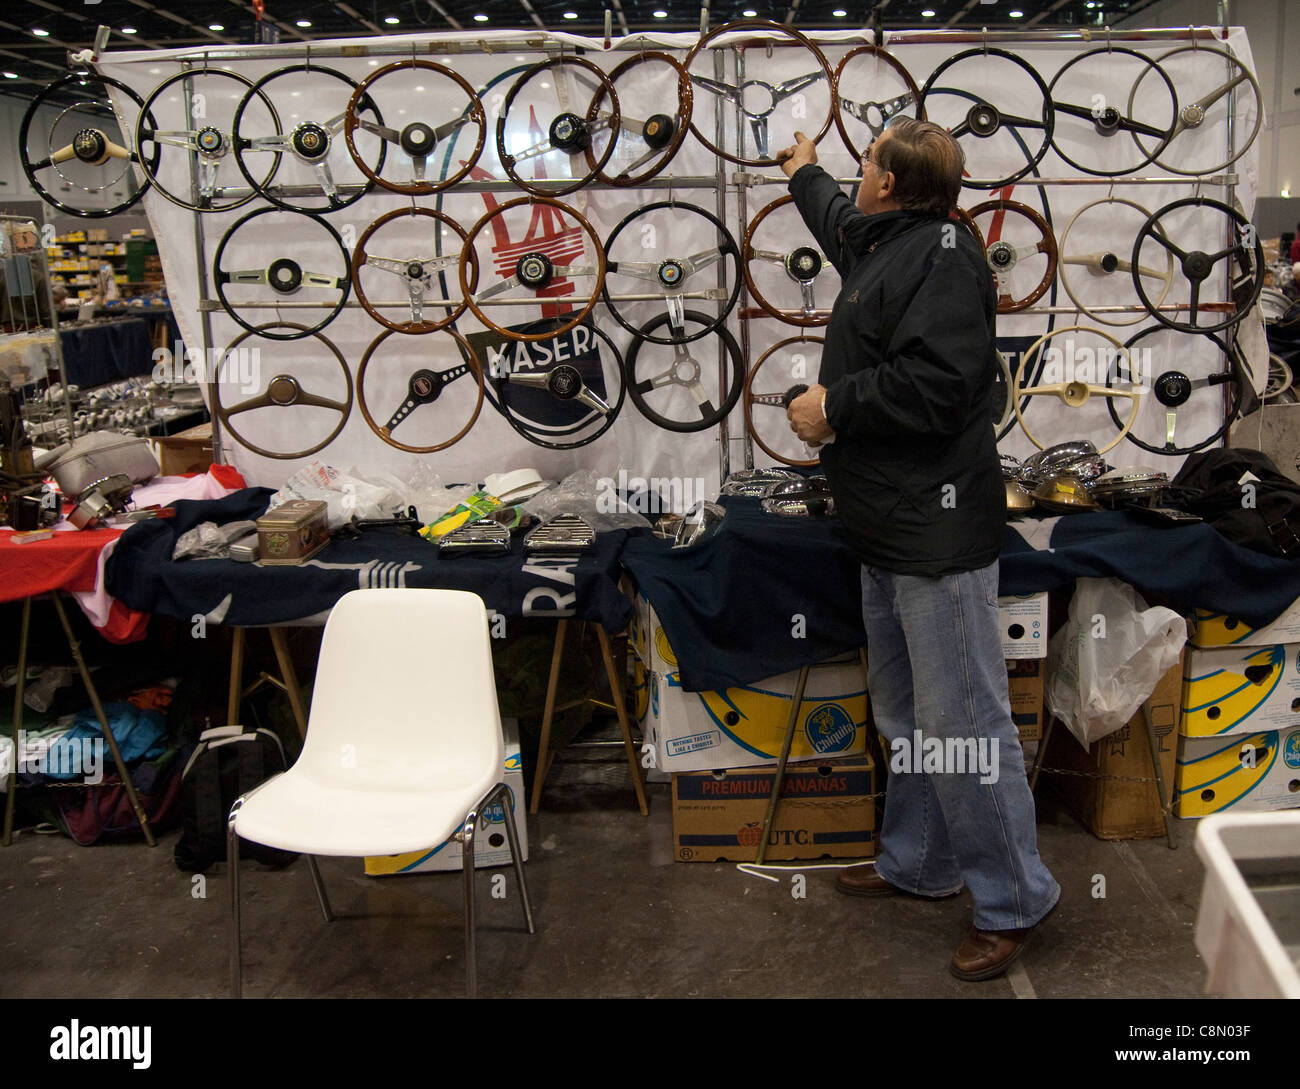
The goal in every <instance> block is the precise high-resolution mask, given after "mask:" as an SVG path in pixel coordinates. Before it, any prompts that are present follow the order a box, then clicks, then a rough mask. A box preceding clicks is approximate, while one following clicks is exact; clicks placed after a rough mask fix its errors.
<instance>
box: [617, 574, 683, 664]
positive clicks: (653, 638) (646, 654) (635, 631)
mask: <svg viewBox="0 0 1300 1089" xmlns="http://www.w3.org/2000/svg"><path fill="white" fill-rule="evenodd" d="M632 605H633V608H632V622H631V624H630V625H629V627H628V637H629V643H630V645H631V647H632V652H633V653H634V654H635V655H636V656H637V657H638V658H640V659H641V661H642V662H643V663H645V665H646V667H647V668H648V669H654V670H658V671H659V672H660V673H667V672H669V671H670V670H674V669H676V668H677V655H676V654H674V653H673V648H672V647H671V646H669V645H668V636H667V635H665V634H664V629H663V625H662V624H660V623H659V614H658V613H656V612H655V607H654V606H653V605H651V604H650V599H649V598H648V597H646V596H645V594H643V593H641V592H640V591H639V590H638V591H637V594H636V597H635V599H634V600H633V602H632Z"/></svg>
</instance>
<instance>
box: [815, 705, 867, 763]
mask: <svg viewBox="0 0 1300 1089" xmlns="http://www.w3.org/2000/svg"><path fill="white" fill-rule="evenodd" d="M803 729H804V733H805V734H807V735H808V744H810V745H811V746H812V747H813V750H814V751H816V752H842V751H843V750H844V749H847V748H848V747H849V746H850V745H851V744H852V743H853V737H854V735H855V734H856V733H857V727H855V726H854V724H853V719H852V718H850V717H849V714H848V712H847V711H845V710H844V708H843V707H841V706H840V705H839V704H838V703H823V704H822V705H821V706H820V707H816V708H814V709H813V711H812V713H811V714H809V715H808V717H807V718H806V719H804V723H803Z"/></svg>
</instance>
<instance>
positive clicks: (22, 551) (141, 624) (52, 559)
mask: <svg viewBox="0 0 1300 1089" xmlns="http://www.w3.org/2000/svg"><path fill="white" fill-rule="evenodd" d="M208 475H209V476H210V477H211V478H212V480H213V481H215V483H216V484H217V485H219V489H225V490H233V489H236V488H243V487H244V486H245V484H244V478H243V477H242V476H241V475H240V473H239V471H238V470H237V469H235V468H233V467H232V466H228V465H214V466H212V467H211V468H210V469H209V470H208ZM164 481H173V486H174V484H175V481H176V478H171V477H168V478H163V479H160V481H159V483H160V484H161V483H163V482H164ZM148 488H149V485H144V486H142V488H141V490H140V492H138V493H137V498H141V499H142V500H143V501H144V502H146V503H147V502H148V501H149V500H148ZM172 494H174V492H173V493H172ZM217 494H220V490H218V493H217ZM159 500H161V501H163V502H164V503H165V502H166V498H165V496H159V497H158V499H155V500H154V501H155V502H157V501H159ZM125 532H126V530H125V529H124V528H114V529H90V530H80V531H77V530H60V531H58V532H56V533H55V534H54V536H53V537H51V538H49V539H48V540H44V541H33V542H32V543H31V544H14V541H13V536H14V531H13V530H10V529H3V530H0V603H3V602H6V601H21V600H22V599H23V598H25V597H32V596H34V595H36V594H45V593H49V592H50V591H51V590H66V591H68V592H69V593H73V594H87V595H93V594H95V593H96V591H101V593H99V595H98V597H99V601H98V603H97V604H98V606H99V607H98V609H94V610H92V609H91V608H89V607H88V606H89V605H90V602H89V601H88V600H86V599H84V598H78V599H77V603H78V604H79V605H80V606H81V607H82V609H83V611H86V612H87V614H88V615H89V616H90V619H91V623H93V624H94V625H95V627H96V630H98V631H99V633H100V634H101V635H102V636H103V637H104V638H105V639H107V640H109V642H112V643H133V642H135V641H136V640H139V639H143V638H144V635H145V631H146V629H147V628H148V626H149V614H148V613H142V612H138V611H137V610H135V609H130V608H128V607H127V606H125V605H123V604H122V603H121V602H120V601H117V600H115V599H112V598H108V599H105V595H103V594H102V587H103V578H104V574H103V563H102V562H101V556H100V553H102V552H103V550H104V548H105V546H107V545H108V544H110V543H111V542H113V541H116V540H117V539H118V537H120V536H121V535H122V534H123V533H125ZM105 600H107V606H108V608H107V612H106V613H105V609H104V604H105Z"/></svg>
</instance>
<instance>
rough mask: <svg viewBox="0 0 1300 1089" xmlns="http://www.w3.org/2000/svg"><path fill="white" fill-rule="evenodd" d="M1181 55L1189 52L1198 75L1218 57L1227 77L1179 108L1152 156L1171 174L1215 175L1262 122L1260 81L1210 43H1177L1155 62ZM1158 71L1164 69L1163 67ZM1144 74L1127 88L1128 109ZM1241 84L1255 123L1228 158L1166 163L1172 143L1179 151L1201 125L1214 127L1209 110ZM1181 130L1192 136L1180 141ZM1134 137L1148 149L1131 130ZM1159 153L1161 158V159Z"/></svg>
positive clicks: (1240, 151) (1242, 149)
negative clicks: (1195, 164)
mask: <svg viewBox="0 0 1300 1089" xmlns="http://www.w3.org/2000/svg"><path fill="white" fill-rule="evenodd" d="M1182 54H1192V56H1191V57H1190V60H1191V61H1193V62H1195V63H1193V64H1190V65H1189V67H1190V68H1192V69H1193V70H1194V73H1195V74H1196V75H1199V74H1200V73H1202V72H1212V71H1213V70H1214V69H1213V65H1214V64H1215V61H1216V60H1217V61H1218V62H1221V63H1223V64H1225V65H1226V66H1227V69H1228V78H1227V79H1226V80H1224V81H1223V82H1222V83H1220V84H1219V85H1218V86H1217V87H1215V88H1213V89H1212V90H1210V91H1207V92H1206V93H1205V94H1203V95H1201V96H1200V97H1199V98H1197V99H1196V100H1195V101H1193V102H1189V103H1187V104H1186V105H1185V106H1183V107H1182V108H1181V109H1179V111H1178V119H1177V121H1176V122H1175V124H1174V129H1173V132H1172V133H1171V134H1170V136H1169V139H1168V140H1166V141H1165V143H1164V144H1163V145H1162V146H1161V147H1159V148H1156V149H1155V152H1154V154H1153V155H1152V158H1153V159H1155V161H1156V165H1157V166H1158V167H1160V168H1161V169H1162V170H1168V171H1169V172H1170V173H1171V174H1182V175H1195V174H1217V173H1218V172H1219V171H1220V170H1223V169H1225V168H1226V167H1229V166H1231V165H1232V164H1233V163H1235V162H1236V161H1237V160H1238V159H1240V158H1241V157H1242V156H1243V155H1244V154H1245V153H1246V149H1247V148H1249V147H1250V145H1251V144H1253V143H1254V142H1255V137H1256V136H1257V135H1258V134H1259V127H1260V125H1261V124H1262V123H1263V121H1264V111H1263V109H1262V108H1261V104H1262V103H1263V101H1264V96H1263V95H1262V94H1261V93H1260V89H1259V81H1258V80H1256V79H1255V77H1254V75H1253V74H1252V73H1251V71H1250V69H1249V68H1247V67H1246V66H1245V65H1244V64H1242V63H1241V61H1239V60H1238V59H1237V58H1236V57H1234V56H1233V55H1232V54H1231V53H1229V52H1228V51H1227V50H1226V49H1217V48H1214V47H1212V46H1208V45H1199V44H1196V43H1193V44H1192V45H1183V46H1179V47H1178V48H1177V49H1171V50H1169V52H1168V53H1162V54H1161V55H1160V56H1159V57H1157V58H1156V61H1157V63H1158V64H1164V63H1165V62H1166V61H1168V60H1169V58H1170V57H1176V56H1180V55H1182ZM1201 62H1205V63H1201ZM1161 70H1162V71H1163V69H1161ZM1146 74H1147V73H1146V72H1143V73H1142V75H1141V76H1139V77H1138V79H1137V80H1136V81H1135V82H1134V84H1133V89H1132V90H1131V91H1129V96H1128V98H1129V111H1130V112H1131V111H1132V109H1133V102H1134V100H1135V99H1136V97H1137V93H1138V85H1139V84H1140V83H1141V82H1142V80H1143V79H1144V78H1145V77H1146ZM1216 78H1217V77H1216ZM1240 87H1247V88H1249V89H1250V93H1251V94H1252V95H1253V96H1254V99H1255V123H1254V124H1253V125H1252V126H1251V129H1250V132H1249V134H1248V135H1247V136H1246V139H1245V140H1244V141H1242V144H1241V147H1239V148H1237V150H1236V151H1232V152H1231V153H1230V154H1229V156H1228V158H1226V159H1224V160H1223V161H1222V162H1216V163H1214V165H1212V166H1200V167H1196V168H1194V169H1188V168H1186V167H1178V166H1170V165H1169V162H1168V160H1169V157H1170V156H1169V155H1168V154H1167V152H1169V151H1170V150H1172V149H1174V147H1175V145H1177V148H1178V150H1182V147H1183V145H1184V144H1187V143H1189V142H1190V141H1191V139H1192V138H1193V137H1194V136H1195V134H1196V133H1199V132H1200V131H1201V129H1202V128H1205V129H1206V131H1207V132H1208V131H1209V129H1210V128H1211V127H1213V122H1212V121H1211V122H1210V123H1209V124H1208V125H1207V121H1209V117H1210V110H1211V109H1212V108H1213V107H1214V106H1215V105H1216V104H1217V103H1218V102H1220V101H1221V100H1223V99H1225V98H1226V97H1227V96H1228V95H1229V94H1230V93H1235V91H1236V90H1237V88H1240ZM1230 101H1231V103H1232V110H1233V117H1234V118H1236V117H1237V116H1239V114H1238V112H1237V109H1236V101H1235V99H1233V100H1230ZM1226 105H1228V103H1226V102H1225V106H1226ZM1246 116H1249V114H1246ZM1243 127H1244V126H1243ZM1233 129H1235V126H1230V131H1231V130H1233ZM1184 133H1191V134H1193V135H1192V136H1190V137H1186V138H1184V139H1183V140H1181V141H1180V140H1179V137H1181V136H1183V134H1184ZM1233 137H1234V140H1235V137H1236V132H1235V131H1233ZM1133 138H1134V139H1135V140H1137V142H1138V146H1139V147H1142V150H1143V151H1146V150H1147V148H1146V147H1143V146H1142V141H1141V139H1139V136H1138V133H1136V132H1134V134H1133ZM1162 155H1163V156H1164V158H1161V156H1162ZM1214 158H1215V159H1217V158H1218V152H1217V151H1216V152H1215V154H1214Z"/></svg>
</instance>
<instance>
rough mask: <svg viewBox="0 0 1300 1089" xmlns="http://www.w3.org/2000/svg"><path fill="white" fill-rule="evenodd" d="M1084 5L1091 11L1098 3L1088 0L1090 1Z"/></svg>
mask: <svg viewBox="0 0 1300 1089" xmlns="http://www.w3.org/2000/svg"><path fill="white" fill-rule="evenodd" d="M1083 6H1084V7H1085V8H1087V9H1088V10H1089V11H1091V10H1092V9H1093V8H1095V7H1096V6H1097V5H1096V4H1095V3H1093V0H1088V2H1087V3H1086V4H1084V5H1083Z"/></svg>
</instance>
